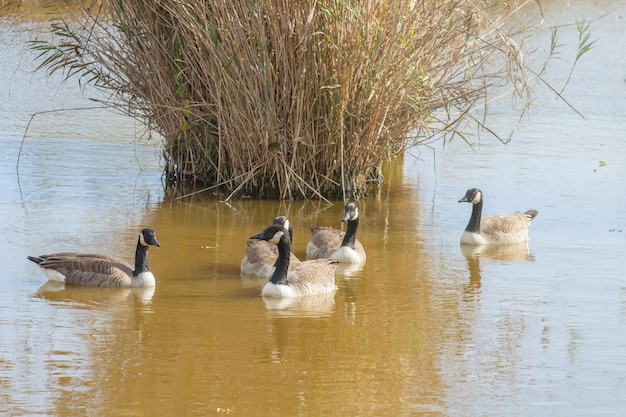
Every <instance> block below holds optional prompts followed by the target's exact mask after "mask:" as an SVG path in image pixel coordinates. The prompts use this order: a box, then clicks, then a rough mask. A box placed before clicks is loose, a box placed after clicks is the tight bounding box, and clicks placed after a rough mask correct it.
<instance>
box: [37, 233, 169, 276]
mask: <svg viewBox="0 0 626 417" xmlns="http://www.w3.org/2000/svg"><path fill="white" fill-rule="evenodd" d="M150 245H154V246H161V245H160V244H159V242H158V241H157V238H156V235H155V234H154V231H153V230H152V229H143V230H142V231H141V233H139V238H138V239H137V250H136V251H135V268H134V270H133V267H132V266H131V265H130V264H128V263H126V262H124V261H121V260H119V259H115V258H112V257H110V256H107V255H98V254H91V253H72V252H61V253H53V254H50V255H41V256H29V257H28V259H29V260H31V261H33V262H35V263H36V264H38V265H39V266H40V267H41V269H42V270H43V273H44V274H45V275H46V276H47V277H48V279H50V280H53V281H58V282H63V283H65V284H69V285H83V286H88V287H154V286H155V285H156V281H155V279H154V275H153V274H152V272H150V269H149V268H148V247H149V246H150Z"/></svg>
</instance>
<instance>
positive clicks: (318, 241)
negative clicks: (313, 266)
mask: <svg viewBox="0 0 626 417" xmlns="http://www.w3.org/2000/svg"><path fill="white" fill-rule="evenodd" d="M345 234H346V233H345V232H342V231H341V230H337V229H335V228H333V227H328V226H321V227H311V240H309V243H308V244H307V245H306V256H307V258H309V259H320V258H329V257H330V256H331V254H332V253H333V252H334V251H336V250H337V249H339V247H341V242H342V241H343V237H344V236H345Z"/></svg>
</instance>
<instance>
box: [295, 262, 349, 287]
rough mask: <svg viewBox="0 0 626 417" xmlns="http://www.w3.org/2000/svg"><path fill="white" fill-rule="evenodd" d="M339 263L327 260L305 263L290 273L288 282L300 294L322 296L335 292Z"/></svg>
mask: <svg viewBox="0 0 626 417" xmlns="http://www.w3.org/2000/svg"><path fill="white" fill-rule="evenodd" d="M336 268H337V263H336V262H334V261H330V260H327V259H314V260H310V261H303V262H301V263H300V264H299V265H298V266H296V267H295V268H294V269H293V270H291V271H289V274H288V276H287V282H288V285H289V286H290V287H292V288H293V289H294V291H295V292H297V293H299V294H322V293H326V292H331V291H335V290H336V289H337V286H336V285H335V269H336Z"/></svg>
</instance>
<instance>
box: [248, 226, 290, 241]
mask: <svg viewBox="0 0 626 417" xmlns="http://www.w3.org/2000/svg"><path fill="white" fill-rule="evenodd" d="M282 238H285V239H287V240H288V239H289V234H288V232H287V231H286V230H285V228H284V227H282V226H278V225H275V224H273V225H271V226H269V227H267V228H265V230H263V231H262V232H261V233H257V234H256V235H254V236H250V239H259V240H266V241H268V242H270V243H273V244H275V245H278V242H280V240H281V239H282Z"/></svg>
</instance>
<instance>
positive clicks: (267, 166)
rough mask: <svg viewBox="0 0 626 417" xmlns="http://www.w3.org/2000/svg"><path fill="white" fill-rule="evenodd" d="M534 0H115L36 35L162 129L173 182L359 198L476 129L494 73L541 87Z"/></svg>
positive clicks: (52, 60)
mask: <svg viewBox="0 0 626 417" xmlns="http://www.w3.org/2000/svg"><path fill="white" fill-rule="evenodd" d="M524 4H525V3H524V2H520V3H519V4H516V6H515V8H514V9H511V8H510V3H506V4H505V3H500V2H498V1H496V2H468V1H465V0H441V1H430V0H388V1H363V2H349V3H346V2H340V1H333V0H320V1H315V0H312V1H296V2H291V1H287V0H255V1H223V2H207V1H205V0H187V1H185V2H180V1H176V0H152V1H114V2H108V3H107V8H106V11H105V10H104V9H102V8H101V7H99V6H98V5H97V4H94V5H93V6H92V7H89V8H85V9H84V10H85V14H84V16H83V17H82V19H76V20H55V21H53V22H52V31H53V33H54V34H55V35H56V37H57V38H56V41H53V42H43V41H40V40H35V41H34V42H33V44H32V46H33V48H34V49H38V50H40V51H41V52H42V54H41V58H42V59H43V61H42V63H41V67H45V68H47V69H48V70H49V71H55V70H63V71H65V72H66V74H67V75H68V76H70V75H74V74H77V75H79V76H80V77H81V79H82V81H83V82H85V81H86V82H89V83H91V84H94V85H95V86H97V87H99V88H102V89H104V90H105V91H107V92H108V93H110V96H108V97H109V102H110V103H111V104H113V105H114V106H116V107H118V108H119V109H123V110H125V111H127V112H129V113H130V114H131V115H132V116H134V117H137V118H139V119H141V120H142V121H143V122H144V123H145V124H146V125H147V126H148V127H149V128H150V129H153V130H155V131H157V132H158V133H159V134H160V135H162V137H163V138H164V150H163V156H164V161H165V175H166V178H167V179H168V182H169V184H170V185H172V186H173V188H174V189H177V187H178V186H182V185H183V184H188V183H195V184H196V185H201V186H202V187H205V186H219V187H220V189H221V191H222V192H225V193H227V194H228V196H229V197H228V198H230V196H233V195H237V196H242V195H252V196H256V197H266V198H268V197H278V198H337V197H340V196H342V197H343V198H344V199H345V198H355V197H359V196H363V195H364V194H365V193H366V184H367V183H368V181H370V180H380V179H381V171H380V169H381V165H382V163H383V162H384V160H385V159H386V158H389V157H392V156H394V155H397V154H398V153H401V152H403V151H404V150H405V149H407V148H408V147H410V146H414V145H416V144H419V143H420V142H421V141H422V140H424V139H425V138H429V137H432V135H433V134H434V133H436V132H437V131H441V130H443V131H447V132H457V133H462V132H461V129H459V127H460V126H461V124H462V123H464V122H466V121H467V120H468V119H472V118H473V116H472V113H471V112H472V110H473V109H474V108H476V106H478V105H481V104H484V103H485V101H484V100H486V97H487V93H488V92H489V90H490V88H492V87H494V86H507V88H511V89H512V90H513V92H514V95H517V96H518V97H521V98H522V99H523V100H524V101H526V102H528V101H529V99H530V94H531V87H530V84H529V82H528V81H527V78H526V69H525V67H524V64H523V60H522V53H521V50H520V47H519V46H518V43H519V39H518V40H517V41H515V40H514V38H516V37H517V38H520V39H521V37H522V35H523V28H519V27H518V28H516V24H515V21H514V20H513V19H512V17H513V16H515V15H516V13H517V12H518V11H519V10H521V9H523V6H524ZM535 5H536V4H535ZM538 10H540V9H539V8H535V11H538ZM505 24H508V25H510V27H511V29H509V30H506V31H505V29H504V27H505V26H504V25H505ZM474 120H475V121H476V122H477V123H479V124H480V123H482V121H481V120H476V119H474Z"/></svg>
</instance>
